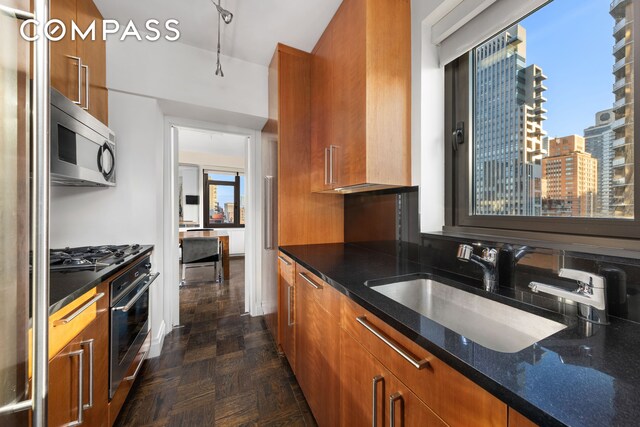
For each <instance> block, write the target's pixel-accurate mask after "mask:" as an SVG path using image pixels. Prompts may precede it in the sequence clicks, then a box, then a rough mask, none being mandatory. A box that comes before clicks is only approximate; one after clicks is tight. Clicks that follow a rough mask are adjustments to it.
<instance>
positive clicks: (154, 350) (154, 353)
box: [147, 320, 166, 359]
mask: <svg viewBox="0 0 640 427" xmlns="http://www.w3.org/2000/svg"><path fill="white" fill-rule="evenodd" d="M165 329H166V325H165V323H164V320H163V321H162V323H161V324H160V329H159V330H158V333H157V334H156V336H155V337H152V338H151V348H150V349H149V356H147V358H148V359H152V358H154V357H158V356H160V353H161V352H162V345H163V344H164V336H165V333H164V331H165Z"/></svg>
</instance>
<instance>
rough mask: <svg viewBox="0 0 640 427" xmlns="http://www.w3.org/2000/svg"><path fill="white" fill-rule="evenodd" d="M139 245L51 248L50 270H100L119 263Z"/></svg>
mask: <svg viewBox="0 0 640 427" xmlns="http://www.w3.org/2000/svg"><path fill="white" fill-rule="evenodd" d="M140 249H141V246H140V245H138V244H135V245H105V246H80V247H77V248H64V249H52V250H51V252H50V254H49V269H50V270H51V271H77V270H100V269H102V268H105V267H108V266H110V265H114V264H120V263H122V262H124V261H125V259H127V258H128V257H130V256H133V255H136V254H137V253H138V252H140Z"/></svg>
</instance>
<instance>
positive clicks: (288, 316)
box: [287, 285, 294, 326]
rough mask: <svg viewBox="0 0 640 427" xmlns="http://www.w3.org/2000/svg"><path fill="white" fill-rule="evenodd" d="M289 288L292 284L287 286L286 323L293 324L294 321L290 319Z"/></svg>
mask: <svg viewBox="0 0 640 427" xmlns="http://www.w3.org/2000/svg"><path fill="white" fill-rule="evenodd" d="M291 288H293V286H290V285H288V286H287V325H288V326H293V325H294V322H293V320H291Z"/></svg>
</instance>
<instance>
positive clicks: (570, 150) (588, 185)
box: [542, 135, 598, 217]
mask: <svg viewBox="0 0 640 427" xmlns="http://www.w3.org/2000/svg"><path fill="white" fill-rule="evenodd" d="M542 178H543V185H542V215H545V216H570V217H593V216H595V215H596V203H597V202H596V201H597V193H598V160H597V159H595V158H594V157H592V156H591V154H589V153H587V152H585V140H584V138H583V137H581V136H579V135H570V136H565V137H562V138H552V139H550V140H549V156H548V157H545V158H544V159H542Z"/></svg>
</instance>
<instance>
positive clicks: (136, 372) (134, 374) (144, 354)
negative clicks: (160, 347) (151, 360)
mask: <svg viewBox="0 0 640 427" xmlns="http://www.w3.org/2000/svg"><path fill="white" fill-rule="evenodd" d="M147 353H149V352H148V351H145V352H144V353H143V354H142V358H141V359H140V363H138V366H137V367H136V370H135V371H133V375H130V376H128V377H126V378H125V379H124V381H133V380H135V379H136V377H137V376H138V372H140V368H142V364H143V363H144V359H145V358H146V357H147Z"/></svg>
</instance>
